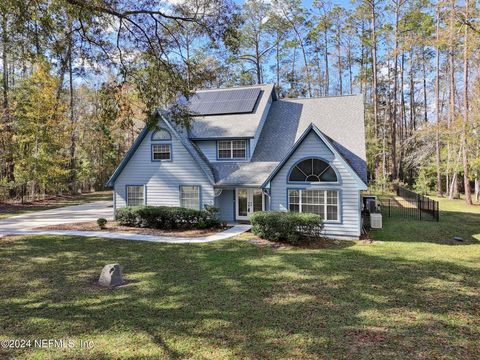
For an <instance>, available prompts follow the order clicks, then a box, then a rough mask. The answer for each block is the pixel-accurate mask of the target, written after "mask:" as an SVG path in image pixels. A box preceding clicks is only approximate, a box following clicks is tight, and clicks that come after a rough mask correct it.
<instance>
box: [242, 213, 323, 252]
mask: <svg viewBox="0 0 480 360" xmlns="http://www.w3.org/2000/svg"><path fill="white" fill-rule="evenodd" d="M250 221H251V222H252V225H253V227H252V232H253V233H254V234H255V235H257V236H259V237H261V238H264V239H267V240H273V241H281V242H286V243H289V244H292V245H298V244H302V243H308V242H310V241H311V240H312V239H314V238H316V237H319V236H321V232H322V230H323V222H322V217H321V216H320V215H316V214H308V213H295V212H279V211H260V212H256V213H254V214H253V215H252V216H251V218H250Z"/></svg>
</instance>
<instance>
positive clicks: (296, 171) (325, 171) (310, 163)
mask: <svg viewBox="0 0 480 360" xmlns="http://www.w3.org/2000/svg"><path fill="white" fill-rule="evenodd" d="M288 181H292V182H337V181H338V180H337V174H336V173H335V170H333V168H332V167H331V166H330V165H329V164H328V163H326V162H325V161H323V160H320V159H317V158H310V159H306V160H302V161H300V162H298V163H297V164H295V166H294V167H293V168H292V170H291V171H290V175H289V176H288Z"/></svg>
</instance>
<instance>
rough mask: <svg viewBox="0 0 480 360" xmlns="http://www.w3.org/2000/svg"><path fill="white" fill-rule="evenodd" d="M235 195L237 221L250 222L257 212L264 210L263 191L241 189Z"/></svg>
mask: <svg viewBox="0 0 480 360" xmlns="http://www.w3.org/2000/svg"><path fill="white" fill-rule="evenodd" d="M235 193H236V201H235V204H236V215H237V216H236V218H237V220H248V219H249V218H250V215H252V214H253V213H254V212H255V211H263V210H264V204H263V193H262V189H247V188H239V189H236V190H235Z"/></svg>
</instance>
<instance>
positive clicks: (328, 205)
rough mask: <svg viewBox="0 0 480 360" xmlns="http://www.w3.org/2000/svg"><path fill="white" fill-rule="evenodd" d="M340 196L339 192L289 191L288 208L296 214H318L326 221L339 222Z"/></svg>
mask: <svg viewBox="0 0 480 360" xmlns="http://www.w3.org/2000/svg"><path fill="white" fill-rule="evenodd" d="M338 196H339V193H338V191H337V190H317V189H309V190H304V189H301V190H300V189H299V190H297V189H289V190H288V208H289V210H290V211H294V212H305V213H307V212H308V213H313V214H318V215H320V216H321V217H322V218H323V219H324V220H326V221H338V220H339V199H338Z"/></svg>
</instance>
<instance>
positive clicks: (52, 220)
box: [0, 201, 113, 236]
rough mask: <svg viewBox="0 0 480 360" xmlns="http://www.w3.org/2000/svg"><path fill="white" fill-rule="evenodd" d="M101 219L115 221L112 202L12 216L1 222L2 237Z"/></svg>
mask: <svg viewBox="0 0 480 360" xmlns="http://www.w3.org/2000/svg"><path fill="white" fill-rule="evenodd" d="M100 217H104V218H106V219H108V220H110V219H113V207H112V202H111V201H96V202H92V203H87V204H82V205H74V206H66V207H61V208H57V209H51V210H44V211H37V212H33V213H29V214H23V215H17V216H12V217H10V218H7V219H4V220H0V236H2V235H6V234H14V233H22V232H24V231H28V230H31V229H33V228H36V227H40V226H48V225H58V224H67V223H73V222H83V221H93V220H97V219H98V218H100Z"/></svg>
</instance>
